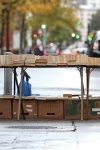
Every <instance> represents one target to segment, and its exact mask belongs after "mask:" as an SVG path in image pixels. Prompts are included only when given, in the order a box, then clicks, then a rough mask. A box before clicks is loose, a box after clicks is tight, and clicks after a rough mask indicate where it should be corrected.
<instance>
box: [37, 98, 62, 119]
mask: <svg viewBox="0 0 100 150" xmlns="http://www.w3.org/2000/svg"><path fill="white" fill-rule="evenodd" d="M38 119H63V101H62V100H58V101H57V100H44V101H43V100H39V101H38Z"/></svg>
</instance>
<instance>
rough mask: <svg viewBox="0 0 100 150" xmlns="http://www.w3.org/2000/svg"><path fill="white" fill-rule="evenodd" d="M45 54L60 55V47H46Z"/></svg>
mask: <svg viewBox="0 0 100 150" xmlns="http://www.w3.org/2000/svg"><path fill="white" fill-rule="evenodd" d="M43 53H44V55H60V49H59V48H58V45H56V44H53V43H50V44H49V45H46V46H45V47H44V50H43Z"/></svg>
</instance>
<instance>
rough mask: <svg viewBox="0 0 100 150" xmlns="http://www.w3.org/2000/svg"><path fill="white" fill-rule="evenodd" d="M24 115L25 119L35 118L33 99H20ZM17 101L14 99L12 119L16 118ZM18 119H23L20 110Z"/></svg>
mask: <svg viewBox="0 0 100 150" xmlns="http://www.w3.org/2000/svg"><path fill="white" fill-rule="evenodd" d="M22 104H23V109H24V115H25V117H26V119H36V118H37V101H36V100H34V99H26V98H25V99H22ZM18 107H19V99H15V100H14V103H13V118H15V119H16V118H18ZM20 118H23V114H22V110H21V114H20Z"/></svg>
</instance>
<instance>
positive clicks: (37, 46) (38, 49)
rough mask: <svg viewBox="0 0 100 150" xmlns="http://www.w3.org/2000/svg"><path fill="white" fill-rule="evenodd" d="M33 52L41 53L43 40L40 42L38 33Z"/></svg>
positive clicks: (40, 38) (40, 37)
mask: <svg viewBox="0 0 100 150" xmlns="http://www.w3.org/2000/svg"><path fill="white" fill-rule="evenodd" d="M34 52H35V53H34V54H35V55H39V56H42V55H43V42H42V36H41V35H39V36H38V38H37V40H36V43H35V45H34Z"/></svg>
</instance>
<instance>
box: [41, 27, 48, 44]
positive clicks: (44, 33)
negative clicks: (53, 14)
mask: <svg viewBox="0 0 100 150" xmlns="http://www.w3.org/2000/svg"><path fill="white" fill-rule="evenodd" d="M41 28H42V29H43V46H44V47H45V46H46V40H47V35H46V25H45V24H42V25H41Z"/></svg>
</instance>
